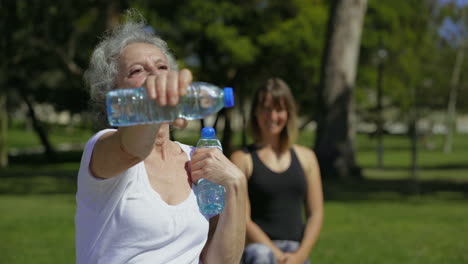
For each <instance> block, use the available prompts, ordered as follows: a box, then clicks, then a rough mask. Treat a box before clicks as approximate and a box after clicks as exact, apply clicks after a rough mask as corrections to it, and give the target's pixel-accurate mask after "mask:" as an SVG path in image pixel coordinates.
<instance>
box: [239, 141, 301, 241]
mask: <svg viewBox="0 0 468 264" xmlns="http://www.w3.org/2000/svg"><path fill="white" fill-rule="evenodd" d="M247 150H248V151H249V152H250V154H251V156H252V161H253V170H252V175H251V177H250V179H249V182H248V189H249V198H250V205H251V214H252V216H251V217H252V220H253V221H254V222H255V223H256V224H257V225H259V226H260V228H261V229H262V230H263V231H264V232H265V233H266V234H267V235H268V237H270V239H272V240H293V241H299V242H300V241H301V239H302V235H303V232H304V221H303V214H302V212H303V205H304V203H305V198H306V181H305V176H304V171H303V169H302V167H301V164H300V163H299V160H298V159H297V156H296V153H295V152H294V150H293V149H291V150H290V152H291V164H290V165H289V168H288V169H286V170H285V171H284V172H282V173H276V172H274V171H272V170H270V169H269V168H268V167H266V166H265V164H263V162H262V161H261V160H260V159H259V157H258V155H257V151H256V148H255V146H253V145H251V146H249V147H247Z"/></svg>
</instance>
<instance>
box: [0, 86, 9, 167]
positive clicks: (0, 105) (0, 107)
mask: <svg viewBox="0 0 468 264" xmlns="http://www.w3.org/2000/svg"><path fill="white" fill-rule="evenodd" d="M6 101H7V96H6V95H0V168H5V167H6V166H8V144H7V142H8V114H7V109H6Z"/></svg>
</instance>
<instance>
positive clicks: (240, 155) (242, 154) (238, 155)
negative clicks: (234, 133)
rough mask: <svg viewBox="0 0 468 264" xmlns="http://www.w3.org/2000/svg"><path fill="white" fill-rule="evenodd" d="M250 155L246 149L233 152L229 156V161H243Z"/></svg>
mask: <svg viewBox="0 0 468 264" xmlns="http://www.w3.org/2000/svg"><path fill="white" fill-rule="evenodd" d="M250 153H251V151H249V149H248V148H247V147H244V148H241V149H238V150H235V151H234V152H232V154H231V160H242V161H245V159H247V158H250Z"/></svg>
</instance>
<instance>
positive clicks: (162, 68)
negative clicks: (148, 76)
mask: <svg viewBox="0 0 468 264" xmlns="http://www.w3.org/2000/svg"><path fill="white" fill-rule="evenodd" d="M158 69H159V70H167V69H168V67H167V65H159V66H158Z"/></svg>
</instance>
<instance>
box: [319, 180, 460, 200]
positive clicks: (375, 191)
mask: <svg viewBox="0 0 468 264" xmlns="http://www.w3.org/2000/svg"><path fill="white" fill-rule="evenodd" d="M323 188H324V195H325V199H326V200H337V201H356V200H406V199H412V198H414V197H432V198H436V199H448V200H462V199H463V200H465V199H468V181H454V180H419V181H413V180H410V179H366V178H363V179H360V180H340V181H336V180H333V181H330V180H324V183H323Z"/></svg>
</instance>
